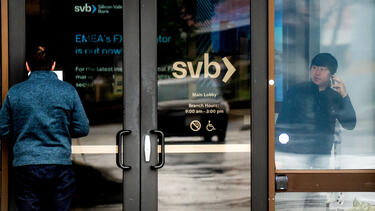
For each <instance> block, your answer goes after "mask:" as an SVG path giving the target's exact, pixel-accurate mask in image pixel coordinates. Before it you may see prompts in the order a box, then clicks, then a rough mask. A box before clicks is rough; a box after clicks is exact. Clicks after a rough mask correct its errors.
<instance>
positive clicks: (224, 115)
mask: <svg viewBox="0 0 375 211" xmlns="http://www.w3.org/2000/svg"><path fill="white" fill-rule="evenodd" d="M158 3H159V4H158V69H157V74H158V128H159V129H160V130H162V131H163V132H164V133H165V134H166V136H167V138H166V144H167V146H166V152H167V154H166V161H167V162H166V165H165V166H164V167H163V169H161V170H160V171H159V172H158V178H159V185H158V187H159V205H158V206H159V210H249V208H250V146H249V145H250V13H249V12H250V1H249V0H217V1H216V0H215V1H211V0H197V1H179V0H167V1H162V2H161V1H159V2H158ZM238 146H240V147H238ZM233 148H236V149H238V148H240V149H239V150H240V152H235V150H231V149H233Z"/></svg>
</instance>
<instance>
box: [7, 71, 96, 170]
mask: <svg viewBox="0 0 375 211" xmlns="http://www.w3.org/2000/svg"><path fill="white" fill-rule="evenodd" d="M88 132H89V121H88V119H87V117H86V114H85V111H84V109H83V106H82V103H81V100H80V98H79V96H78V93H77V91H76V90H75V88H74V87H73V86H72V85H70V84H69V83H67V82H63V81H60V80H59V79H58V78H57V75H56V74H55V73H54V72H52V71H33V72H32V73H31V74H30V77H29V79H28V80H26V81H24V82H22V83H19V84H16V85H14V86H13V87H11V88H10V89H9V91H8V94H7V96H6V98H5V101H4V105H3V106H2V108H1V111H0V136H1V137H3V138H4V137H7V138H8V139H9V140H12V141H13V144H14V146H13V155H14V160H13V166H25V165H38V164H60V165H71V164H72V162H71V158H70V155H71V138H78V137H82V136H86V135H87V134H88Z"/></svg>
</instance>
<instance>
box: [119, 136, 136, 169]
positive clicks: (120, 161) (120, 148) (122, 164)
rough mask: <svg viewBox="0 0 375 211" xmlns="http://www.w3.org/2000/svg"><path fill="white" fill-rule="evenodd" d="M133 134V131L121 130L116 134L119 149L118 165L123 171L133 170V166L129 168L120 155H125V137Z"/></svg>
mask: <svg viewBox="0 0 375 211" xmlns="http://www.w3.org/2000/svg"><path fill="white" fill-rule="evenodd" d="M131 132H132V131H131V130H120V131H118V132H117V134H116V144H117V147H118V152H117V154H116V164H117V166H118V167H119V168H121V169H123V170H130V169H131V166H127V165H125V164H124V163H123V162H122V160H121V156H120V155H124V152H123V148H124V147H123V145H124V143H123V142H124V137H125V135H129V134H130V133H131Z"/></svg>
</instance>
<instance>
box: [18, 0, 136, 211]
mask: <svg viewBox="0 0 375 211" xmlns="http://www.w3.org/2000/svg"><path fill="white" fill-rule="evenodd" d="M20 5H21V6H22V5H24V7H25V12H26V16H25V20H26V22H25V29H26V30H25V37H24V39H25V40H26V43H25V46H26V49H25V52H26V54H27V53H28V52H29V51H30V50H32V49H33V47H35V46H37V45H44V46H47V48H48V49H49V50H50V54H52V55H53V56H54V57H55V59H56V63H57V66H56V70H55V73H56V74H57V75H58V77H59V79H60V80H63V81H66V82H68V83H70V84H71V85H73V86H74V87H75V88H76V90H77V91H78V94H79V96H80V98H81V100H82V103H83V105H84V108H85V111H86V114H87V116H88V118H89V121H90V133H89V135H88V136H87V137H84V138H79V139H74V140H73V141H72V160H73V167H74V172H75V174H76V180H77V190H76V192H75V195H74V198H73V205H72V210H123V209H124V210H125V207H126V210H139V187H140V186H139V185H140V182H139V141H138V140H139V116H140V114H139V109H138V108H139V86H140V85H139V63H138V62H136V61H138V60H139V56H138V54H137V52H138V51H139V41H138V40H139V38H138V36H139V24H138V23H137V22H136V17H138V16H139V11H138V5H139V3H138V1H126V3H124V1H122V0H97V1H84V0H74V1H47V0H38V1H35V0H26V1H24V2H21V1H19V2H18V6H20ZM124 5H126V7H124ZM16 8H17V9H18V8H22V7H16ZM129 20H132V22H131V23H129V24H128V22H130V21H129ZM127 40H132V42H126V41H127ZM125 43H126V44H125ZM124 46H126V47H124ZM19 63H24V60H21V61H19ZM11 71H13V70H12V69H11ZM18 71H19V72H18V73H17V74H18V75H22V76H23V78H27V72H26V71H24V70H23V69H21V70H18ZM21 71H22V72H21ZM125 117H126V118H125ZM125 188H126V191H124V190H125Z"/></svg>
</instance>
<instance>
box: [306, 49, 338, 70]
mask: <svg viewBox="0 0 375 211" xmlns="http://www.w3.org/2000/svg"><path fill="white" fill-rule="evenodd" d="M313 65H315V66H320V67H327V68H328V69H329V72H330V73H331V74H332V75H333V74H335V73H336V72H337V60H336V58H335V57H334V56H332V55H331V54H329V53H319V54H317V55H316V56H315V57H314V58H313V59H312V60H311V66H313ZM311 66H310V68H311Z"/></svg>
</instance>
